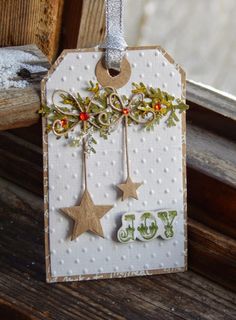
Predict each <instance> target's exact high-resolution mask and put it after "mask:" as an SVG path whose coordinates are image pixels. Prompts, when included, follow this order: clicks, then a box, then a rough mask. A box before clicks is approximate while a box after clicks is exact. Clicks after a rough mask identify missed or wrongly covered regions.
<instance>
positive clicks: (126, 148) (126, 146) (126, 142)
mask: <svg viewBox="0 0 236 320" xmlns="http://www.w3.org/2000/svg"><path fill="white" fill-rule="evenodd" d="M128 147H129V146H128V117H125V156H126V168H127V179H128V178H129V177H130V167H129V150H128Z"/></svg>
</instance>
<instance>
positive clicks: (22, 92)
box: [0, 45, 49, 131]
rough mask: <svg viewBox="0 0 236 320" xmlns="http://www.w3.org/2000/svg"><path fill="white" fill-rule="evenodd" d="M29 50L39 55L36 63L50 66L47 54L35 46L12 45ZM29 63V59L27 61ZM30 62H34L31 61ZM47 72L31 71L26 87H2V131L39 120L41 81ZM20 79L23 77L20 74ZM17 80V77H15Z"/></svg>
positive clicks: (0, 95) (0, 108)
mask: <svg viewBox="0 0 236 320" xmlns="http://www.w3.org/2000/svg"><path fill="white" fill-rule="evenodd" d="M9 49H12V50H14V49H17V50H22V51H25V52H29V53H31V54H33V55H35V56H36V57H37V59H36V60H35V62H34V64H35V65H39V66H42V67H44V68H46V69H48V68H49V63H48V60H47V58H46V57H45V55H44V54H43V53H42V52H41V51H40V50H39V49H38V48H37V47H36V46H35V45H28V46H19V47H10V48H9ZM25 62H26V63H27V61H25ZM30 64H33V62H32V61H31V62H30ZM45 73H46V72H40V73H38V72H37V73H29V75H28V77H27V78H24V80H27V81H28V82H29V85H28V86H27V87H26V88H23V89H19V88H10V89H7V90H4V89H0V118H1V122H0V131H1V130H7V129H12V128H18V127H27V126H30V125H32V124H34V123H36V122H37V121H39V114H38V110H39V108H40V104H41V101H40V81H41V79H42V78H43V77H44V76H45ZM18 79H19V80H20V79H21V77H20V76H18ZM15 80H17V78H16V79H15Z"/></svg>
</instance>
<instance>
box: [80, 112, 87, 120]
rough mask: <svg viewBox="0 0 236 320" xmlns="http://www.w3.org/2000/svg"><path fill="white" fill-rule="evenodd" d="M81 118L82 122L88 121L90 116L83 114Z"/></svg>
mask: <svg viewBox="0 0 236 320" xmlns="http://www.w3.org/2000/svg"><path fill="white" fill-rule="evenodd" d="M79 118H80V120H81V121H87V120H88V119H89V114H88V113H87V112H81V113H80V115H79Z"/></svg>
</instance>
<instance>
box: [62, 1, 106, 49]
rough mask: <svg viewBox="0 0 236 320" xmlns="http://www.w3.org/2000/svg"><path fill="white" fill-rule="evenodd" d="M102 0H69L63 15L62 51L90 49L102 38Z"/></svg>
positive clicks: (103, 15)
mask: <svg viewBox="0 0 236 320" xmlns="http://www.w3.org/2000/svg"><path fill="white" fill-rule="evenodd" d="M104 3H105V2H104V0H83V1H77V0H70V1H66V2H65V6H64V14H63V34H62V39H61V42H62V49H73V48H91V47H95V46H97V45H98V44H99V43H100V42H101V41H102V40H103V38H104V33H105V8H104Z"/></svg>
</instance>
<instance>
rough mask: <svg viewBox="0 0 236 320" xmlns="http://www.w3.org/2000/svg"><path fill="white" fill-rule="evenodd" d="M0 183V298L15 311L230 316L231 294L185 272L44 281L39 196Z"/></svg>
mask: <svg viewBox="0 0 236 320" xmlns="http://www.w3.org/2000/svg"><path fill="white" fill-rule="evenodd" d="M0 186H1V187H0V188H1V190H0V191H1V192H0V217H1V219H0V228H1V238H0V253H1V260H0V298H1V302H4V303H8V304H9V305H10V306H11V305H14V306H15V308H17V309H18V312H24V314H26V313H27V314H29V315H30V316H31V317H32V318H33V319H57V320H66V319H72V320H73V319H78V317H79V318H80V319H109V320H110V319H119V320H121V319H137V320H139V319H142V320H143V319H150V320H151V319H160V320H164V319H165V320H169V319H171V320H172V319H176V320H180V319H186V320H187V319H189V320H190V319H191V320H192V319H200V320H213V319H214V320H215V319H217V320H223V319H224V320H225V319H228V320H233V319H234V318H235V317H236V304H235V301H236V295H235V294H234V293H232V292H230V291H228V290H226V289H223V288H222V287H220V286H218V285H216V284H214V283H213V282H211V281H209V280H206V279H205V278H203V277H202V276H199V275H197V274H194V273H193V272H190V271H189V272H186V273H180V274H169V275H160V276H152V277H140V278H127V279H111V280H106V281H103V280H98V281H88V282H80V283H76V282H74V283H58V284H53V285H48V284H46V283H45V271H44V245H43V232H42V231H43V214H42V210H43V209H42V199H41V198H38V197H35V196H34V195H32V194H31V193H28V192H25V191H23V190H22V189H19V188H18V187H16V186H14V185H11V184H9V183H6V182H5V183H4V182H3V181H1V183H0ZM204 236H205V235H204ZM205 238H206V236H205ZM205 238H203V239H205ZM16 243H17V245H16ZM6 244H7V245H6ZM225 245H226V244H225ZM223 248H224V251H225V252H226V255H227V256H228V255H229V253H228V249H227V247H223ZM198 259H199V260H201V256H198ZM208 261H209V260H208ZM222 273H223V272H222ZM49 287H50V288H49ZM49 289H50V290H49ZM16 306H17V307H16Z"/></svg>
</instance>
